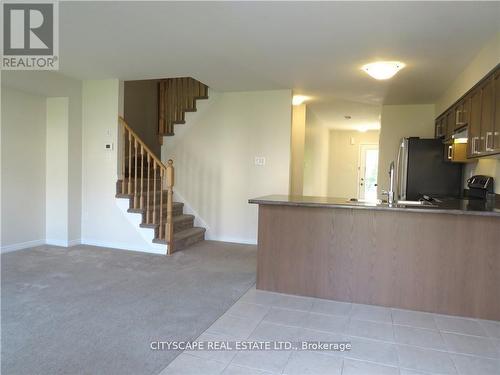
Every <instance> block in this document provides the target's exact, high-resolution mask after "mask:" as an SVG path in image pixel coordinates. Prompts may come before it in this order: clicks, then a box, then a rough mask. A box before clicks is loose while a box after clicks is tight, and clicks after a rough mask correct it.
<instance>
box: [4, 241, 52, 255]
mask: <svg viewBox="0 0 500 375" xmlns="http://www.w3.org/2000/svg"><path fill="white" fill-rule="evenodd" d="M41 245H45V240H34V241H27V242H20V243H15V244H12V245H7V246H2V247H1V248H0V252H1V253H2V254H4V253H10V252H11V251H17V250H26V249H29V248H31V247H35V246H41Z"/></svg>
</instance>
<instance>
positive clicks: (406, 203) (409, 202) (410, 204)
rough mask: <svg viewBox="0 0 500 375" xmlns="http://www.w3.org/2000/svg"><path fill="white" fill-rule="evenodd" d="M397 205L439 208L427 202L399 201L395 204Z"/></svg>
mask: <svg viewBox="0 0 500 375" xmlns="http://www.w3.org/2000/svg"><path fill="white" fill-rule="evenodd" d="M395 204H396V205H401V206H427V207H437V205H435V204H432V203H430V202H427V201H405V200H401V201H397V202H395Z"/></svg>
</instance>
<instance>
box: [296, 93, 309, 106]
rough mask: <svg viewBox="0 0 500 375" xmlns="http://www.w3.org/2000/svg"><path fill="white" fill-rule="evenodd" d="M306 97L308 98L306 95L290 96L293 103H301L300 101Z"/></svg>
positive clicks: (302, 101) (303, 100)
mask: <svg viewBox="0 0 500 375" xmlns="http://www.w3.org/2000/svg"><path fill="white" fill-rule="evenodd" d="M308 99H310V98H309V97H308V96H304V95H294V96H293V98H292V104H293V105H301V104H302V103H304V102H305V101H306V100H308Z"/></svg>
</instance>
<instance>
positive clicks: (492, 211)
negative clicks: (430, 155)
mask: <svg viewBox="0 0 500 375" xmlns="http://www.w3.org/2000/svg"><path fill="white" fill-rule="evenodd" d="M248 203H255V204H265V205H281V206H295V207H323V208H350V209H360V210H383V211H403V212H419V213H438V214H443V213H444V214H453V215H476V216H496V217H499V218H500V200H499V199H496V201H495V200H493V201H491V200H490V201H488V202H486V201H480V200H469V199H452V200H447V201H444V202H441V203H436V204H432V205H421V206H416V205H404V204H394V205H392V206H390V205H389V204H387V203H375V202H359V201H351V200H349V199H346V198H334V197H314V196H302V195H266V196H264V197H259V198H253V199H249V200H248Z"/></svg>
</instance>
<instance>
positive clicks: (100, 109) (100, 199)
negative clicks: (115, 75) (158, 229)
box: [82, 80, 157, 251]
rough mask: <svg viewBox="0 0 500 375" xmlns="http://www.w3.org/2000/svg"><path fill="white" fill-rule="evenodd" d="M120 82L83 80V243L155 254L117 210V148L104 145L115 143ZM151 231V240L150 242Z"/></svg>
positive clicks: (150, 245)
mask: <svg viewBox="0 0 500 375" xmlns="http://www.w3.org/2000/svg"><path fill="white" fill-rule="evenodd" d="M119 87H120V83H119V81H118V80H99V81H84V82H83V91H82V103H83V105H82V113H83V116H82V125H83V137H82V141H83V142H82V144H83V154H82V158H83V177H82V178H83V191H82V196H83V206H82V211H83V219H82V242H83V243H86V244H94V245H99V246H109V247H115V248H121V249H129V250H138V251H156V250H155V249H156V248H157V247H155V246H154V245H153V244H152V243H151V241H150V240H149V241H147V240H145V239H144V238H143V237H142V236H141V235H140V232H139V230H138V229H139V228H138V227H137V226H136V225H134V224H133V223H132V222H131V221H129V219H128V218H127V215H133V214H126V215H124V213H123V211H122V210H121V209H120V208H119V206H118V204H117V200H116V199H115V194H116V182H117V180H118V172H117V167H116V166H117V151H116V150H117V149H118V147H114V149H113V150H112V151H108V150H106V149H105V147H104V146H105V144H106V143H108V142H113V143H114V145H116V144H117V141H118V137H117V134H118V112H119V96H120V89H119ZM152 233H153V232H152V231H151V239H152V237H153V236H152Z"/></svg>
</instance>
